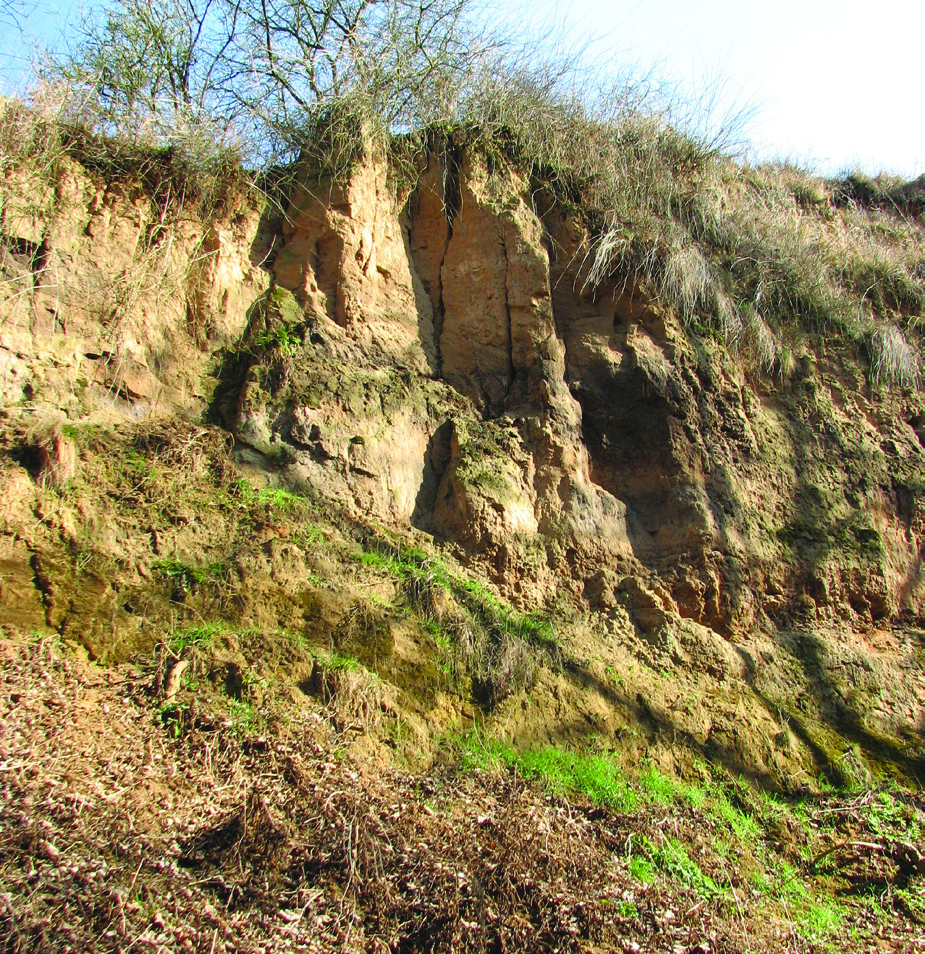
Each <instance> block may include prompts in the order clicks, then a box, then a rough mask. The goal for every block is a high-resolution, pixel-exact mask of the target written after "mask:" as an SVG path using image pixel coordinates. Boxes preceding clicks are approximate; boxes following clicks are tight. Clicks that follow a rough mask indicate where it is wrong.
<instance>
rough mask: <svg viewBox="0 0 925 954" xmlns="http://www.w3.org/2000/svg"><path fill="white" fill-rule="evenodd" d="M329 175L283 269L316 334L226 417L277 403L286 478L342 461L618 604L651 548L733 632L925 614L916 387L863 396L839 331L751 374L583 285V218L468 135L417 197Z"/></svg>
mask: <svg viewBox="0 0 925 954" xmlns="http://www.w3.org/2000/svg"><path fill="white" fill-rule="evenodd" d="M451 180H452V181H451ZM319 188H321V194H320V195H313V194H312V193H311V191H310V190H309V189H308V188H307V187H306V188H305V190H304V195H303V196H302V197H300V198H299V199H298V200H297V201H296V203H295V205H294V207H293V211H292V212H291V214H290V216H289V220H288V223H287V225H286V226H285V228H284V230H283V235H282V244H281V248H280V250H279V252H278V254H277V257H276V260H275V264H274V268H273V270H274V274H275V280H276V283H277V286H278V287H279V288H281V289H287V290H289V291H291V292H292V293H293V294H294V296H295V298H296V300H297V302H298V308H299V310H300V311H301V312H303V313H304V320H305V321H306V322H307V323H308V324H309V325H310V327H311V336H312V337H313V340H312V342H311V348H309V349H306V350H307V351H311V352H312V353H311V354H310V355H303V354H301V353H300V354H299V356H298V359H297V360H296V359H295V358H294V359H293V360H291V361H290V362H289V365H291V367H290V368H289V369H288V370H287V374H288V375H289V376H290V377H291V378H292V381H287V382H285V383H283V384H279V383H278V382H277V384H276V385H275V390H274V391H273V393H272V394H265V395H264V397H265V398H266V400H259V401H251V402H250V403H248V401H245V402H244V405H246V406H244V405H242V406H241V407H240V408H239V411H238V416H237V418H236V419H235V420H234V421H233V424H234V426H235V427H237V428H239V429H240V428H244V429H245V430H247V428H249V427H257V425H256V424H255V423H254V422H256V421H257V420H259V421H261V422H262V423H261V426H262V427H263V433H264V437H265V439H267V440H269V441H270V442H272V441H274V440H276V441H278V442H279V443H280V444H282V445H285V446H288V447H289V448H290V449H292V451H293V453H294V455H295V463H293V464H292V465H291V466H292V467H293V468H294V471H295V472H298V473H299V474H300V475H302V476H304V477H305V479H309V480H311V479H315V477H318V476H319V475H320V476H321V478H322V479H325V475H327V474H328V473H330V472H332V471H335V472H337V473H338V474H339V476H340V477H341V478H343V480H344V482H345V489H346V491H347V492H348V493H349V494H350V495H352V496H354V497H356V498H357V499H359V500H362V505H363V507H364V508H367V509H371V510H372V511H373V512H375V513H376V514H377V515H378V516H380V517H382V518H384V519H392V520H395V521H399V522H402V521H414V522H416V523H417V524H418V525H420V526H421V527H422V528H424V529H428V530H430V531H432V532H433V533H434V534H436V535H437V536H438V537H440V538H442V539H446V540H450V541H454V542H458V543H459V544H460V545H461V546H462V547H463V549H464V550H466V551H467V552H469V553H470V554H471V556H472V557H473V558H476V559H487V560H488V562H489V563H491V564H492V565H494V566H495V568H496V577H497V581H498V582H499V584H501V585H503V586H507V587H510V588H512V589H513V588H515V587H516V585H517V584H518V583H519V584H520V585H521V586H524V585H528V586H530V587H532V592H533V597H534V598H540V597H541V596H542V595H543V594H544V591H545V592H548V591H549V590H550V589H555V588H558V587H561V586H563V585H564V586H567V587H569V588H570V589H571V590H572V591H573V592H574V593H575V594H576V595H585V596H589V595H590V593H586V590H589V586H590V588H591V589H593V590H594V592H595V594H596V596H594V597H593V598H595V599H600V598H604V599H608V598H609V597H608V596H607V594H604V593H602V592H601V589H602V587H601V586H600V585H598V584H597V583H595V584H593V586H592V585H591V584H590V583H589V581H591V580H597V579H599V576H598V575H597V574H598V571H601V570H606V571H608V572H615V573H619V572H635V571H636V570H639V569H640V568H645V569H647V570H648V571H651V572H652V573H653V574H655V575H656V576H657V577H658V578H659V579H660V580H661V583H662V585H663V586H664V588H665V589H666V591H667V592H668V593H669V594H670V609H671V611H672V612H675V611H677V612H679V613H680V614H681V615H683V616H685V617H687V618H691V619H694V620H696V621H697V622H700V623H703V624H705V625H709V626H711V627H715V628H717V629H719V630H720V631H722V632H726V633H731V632H734V631H739V630H743V629H748V628H750V627H753V626H756V625H763V624H765V623H768V622H771V623H773V622H774V621H775V620H789V619H793V618H797V617H800V616H801V614H802V615H806V614H809V617H810V618H812V619H814V620H820V619H824V620H827V621H841V622H844V623H845V624H847V625H852V626H861V627H864V626H869V625H871V624H872V623H874V622H876V621H877V620H881V619H887V618H893V617H895V616H897V614H902V613H905V614H908V615H910V616H913V617H915V616H919V615H921V607H922V600H923V596H925V587H923V581H922V579H921V547H922V535H923V532H925V523H923V519H925V511H923V504H922V500H921V497H920V493H919V489H920V488H919V484H920V476H919V475H920V474H921V472H922V463H923V456H922V451H923V448H922V441H921V430H922V425H921V419H922V406H921V399H920V396H919V395H917V394H903V393H900V392H891V391H886V390H879V391H877V390H873V389H872V388H871V387H870V385H869V384H868V382H867V380H866V379H865V376H864V373H863V370H862V368H861V366H860V364H859V362H858V360H857V357H856V356H855V355H852V354H851V353H850V352H849V351H848V349H845V348H840V349H835V350H833V351H832V352H831V353H825V352H822V353H819V352H815V351H813V350H812V349H811V348H810V347H809V345H807V346H806V348H805V352H804V353H803V354H802V355H801V356H800V357H799V361H798V366H797V370H796V371H795V373H793V374H792V375H791V376H789V377H788V378H787V379H781V378H775V377H774V376H771V375H767V374H761V373H759V372H758V371H757V370H755V369H754V368H750V367H748V366H747V362H742V361H741V360H738V359H736V358H731V357H730V356H729V354H728V352H727V349H726V348H725V347H724V346H722V345H720V344H718V343H717V342H715V341H713V340H710V339H702V338H694V337H692V336H691V335H690V334H688V333H687V332H686V331H685V330H684V329H683V328H682V326H681V325H680V324H679V322H678V321H677V320H676V319H675V318H674V317H673V316H672V314H671V312H670V310H669V309H666V308H664V307H661V306H659V305H657V304H656V303H655V302H653V301H651V300H650V299H649V298H648V297H647V295H646V293H645V290H644V289H640V288H636V287H633V286H632V285H630V284H625V283H620V282H619V281H618V277H615V282H614V283H612V284H605V285H603V286H599V287H595V288H593V289H592V288H589V287H587V284H586V279H585V275H586V271H587V267H586V265H587V261H588V258H589V254H590V253H589V237H588V234H587V232H586V230H585V229H584V228H583V226H582V225H581V223H580V220H579V218H578V216H577V215H575V214H572V215H569V214H565V213H563V212H562V210H561V209H559V208H557V207H556V206H555V205H553V204H551V203H549V200H548V199H545V200H544V198H543V197H539V198H538V197H537V196H536V195H531V193H530V188H529V184H528V183H527V182H525V181H522V180H520V179H518V178H517V176H516V175H515V174H514V173H512V172H510V171H509V170H497V169H495V170H493V171H492V172H491V173H490V172H489V171H488V169H487V166H486V162H485V160H484V158H483V157H481V156H479V155H477V154H474V153H473V152H469V151H464V152H463V154H462V155H461V157H459V163H458V165H456V166H454V168H453V170H452V173H451V172H450V171H448V170H447V169H446V168H445V165H444V164H443V163H441V162H440V161H439V160H438V159H437V158H436V157H434V156H431V157H430V158H429V160H428V166H427V169H426V171H425V173H424V174H423V176H422V179H421V182H420V184H419V185H418V186H417V188H416V189H415V190H414V191H413V192H412V194H411V195H410V196H409V197H408V198H407V200H405V201H404V202H398V201H396V200H395V198H394V195H393V191H392V190H391V188H390V187H389V185H388V183H387V181H386V173H385V170H384V168H383V167H382V165H381V164H376V163H368V164H366V165H363V166H362V167H360V168H359V169H358V170H357V171H356V173H355V175H354V177H353V178H352V179H351V181H350V182H349V183H348V184H347V185H346V186H343V187H337V188H334V187H331V188H329V191H327V192H325V191H323V187H319ZM543 201H546V202H547V204H549V206H550V207H549V208H548V209H546V210H545V211H544V210H543V209H537V208H535V207H534V206H535V205H536V204H539V203H540V202H543ZM351 349H354V356H353V358H352V359H348V360H346V361H343V360H342V359H341V357H340V355H341V353H346V352H347V351H350V350H351ZM311 361H318V362H320V363H322V364H324V365H326V366H327V367H329V368H331V369H334V368H335V367H336V368H338V371H337V372H336V373H337V374H338V375H339V376H340V377H344V373H343V371H342V370H341V369H342V368H344V367H346V368H349V373H350V374H353V373H355V372H359V373H360V374H361V376H362V375H363V374H369V375H380V376H381V375H383V374H385V373H386V372H388V373H389V374H391V375H393V376H394V375H395V374H402V373H404V374H407V375H410V376H412V377H414V379H415V380H414V383H413V384H408V385H407V387H408V388H409V392H413V393H409V397H408V400H405V401H401V402H399V403H400V404H401V408H400V411H398V412H397V413H387V414H386V417H385V419H384V420H383V418H382V415H381V412H380V407H378V406H377V407H374V408H372V409H371V410H369V409H367V411H366V414H367V417H368V423H367V426H366V427H365V428H363V427H360V426H359V425H358V423H357V422H358V419H359V420H362V419H363V415H362V414H360V415H357V413H356V409H355V408H354V407H351V406H350V402H351V401H353V403H354V404H357V403H358V402H359V398H356V397H355V396H354V397H352V398H350V399H349V400H344V398H343V395H339V392H335V393H333V395H332V397H333V400H332V399H331V398H325V397H323V396H322V398H321V399H320V400H319V399H318V396H317V394H316V393H315V392H316V390H317V389H313V388H311V387H309V386H307V384H306V382H305V381H303V380H302V374H301V368H300V365H304V364H305V363H306V362H311ZM446 385H448V386H449V388H450V389H451V390H450V391H447V390H446V387H445V386H446ZM355 390H357V391H360V392H363V393H364V394H366V395H368V394H369V393H370V392H371V391H377V390H379V391H381V383H380V385H379V386H377V384H376V382H375V381H373V380H372V379H371V380H370V381H366V382H360V383H358V385H357V388H356V389H355ZM431 392H432V394H433V395H434V397H433V399H432V400H431V401H430V403H428V397H429V396H430V395H431ZM327 393H331V392H327ZM437 395H439V397H437ZM306 397H310V398H311V400H310V401H306V400H305V398H306ZM441 402H445V403H446V407H445V411H446V414H445V417H444V415H443V413H441V410H443V409H441V408H440V407H439V405H440V403H441ZM383 425H384V426H383ZM377 428H378V429H379V433H378V434H377V433H376V430H377ZM258 429H259V428H258ZM352 432H355V433H352ZM310 433H311V434H314V435H315V436H314V437H313V438H310V437H307V436H306V435H308V434H310ZM351 442H352V443H351ZM319 458H320V459H322V461H323V466H322V467H321V469H320V470H319V469H318V467H317V466H315V465H317V464H318V462H319ZM303 471H304V473H303ZM313 475H314V476H313ZM371 480H372V481H376V480H378V482H379V483H378V487H377V490H376V491H375V492H374V491H372V490H371V489H370V485H368V483H366V482H368V481H371ZM428 485H429V486H428ZM434 485H436V486H434ZM364 487H366V490H365V492H364V490H363V488H364ZM431 491H433V503H432V504H431V502H430V499H429V497H430V492H431ZM422 504H423V505H422ZM537 549H541V550H543V551H544V552H545V556H544V558H543V559H542V560H541V561H540V563H539V564H538V565H537V564H533V565H530V566H529V567H528V566H527V564H526V563H524V562H523V561H524V560H525V559H526V556H525V554H526V553H527V552H535V551H536V550H537ZM525 575H526V576H527V577H528V582H527V583H526V584H525V583H524V580H523V579H522V577H523V576H525ZM603 589H607V587H606V586H604V587H603Z"/></svg>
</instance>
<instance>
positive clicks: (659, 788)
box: [639, 765, 707, 808]
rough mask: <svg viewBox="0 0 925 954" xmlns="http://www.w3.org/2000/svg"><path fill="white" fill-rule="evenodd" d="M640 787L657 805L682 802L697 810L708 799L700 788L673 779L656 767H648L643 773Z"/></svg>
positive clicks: (640, 778)
mask: <svg viewBox="0 0 925 954" xmlns="http://www.w3.org/2000/svg"><path fill="white" fill-rule="evenodd" d="M639 786H640V788H642V790H643V792H644V793H645V795H646V797H647V798H648V799H649V800H651V801H652V802H654V803H655V804H656V805H671V804H673V803H674V802H679V801H680V802H686V803H687V804H688V805H691V806H693V807H695V808H696V807H698V806H700V805H702V804H703V803H704V801H705V799H706V797H707V796H706V792H705V791H704V790H703V789H702V788H701V787H700V786H698V785H691V784H688V783H686V782H681V781H679V780H678V779H675V778H671V777H670V776H668V775H665V774H664V773H663V772H661V771H659V769H658V768H657V767H656V766H654V765H648V766H647V767H646V768H645V769H644V770H643V771H642V773H641V774H640V776H639Z"/></svg>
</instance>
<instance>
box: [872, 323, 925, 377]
mask: <svg viewBox="0 0 925 954" xmlns="http://www.w3.org/2000/svg"><path fill="white" fill-rule="evenodd" d="M870 355H871V358H870V370H871V377H872V378H873V379H874V381H876V382H877V383H879V384H897V385H899V386H900V387H903V388H917V387H919V385H920V384H921V383H922V361H921V356H920V355H919V353H918V351H917V350H916V349H915V348H913V347H912V345H911V344H910V343H909V341H908V339H907V338H906V336H905V335H904V334H903V333H902V331H901V330H900V329H899V328H897V327H896V325H894V324H887V325H881V326H880V327H878V328H876V329H875V330H874V331H873V332H872V333H871V336H870Z"/></svg>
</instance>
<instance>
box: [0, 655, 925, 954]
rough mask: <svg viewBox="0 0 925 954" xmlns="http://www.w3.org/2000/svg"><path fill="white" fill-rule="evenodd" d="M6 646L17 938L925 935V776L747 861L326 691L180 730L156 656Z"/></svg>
mask: <svg viewBox="0 0 925 954" xmlns="http://www.w3.org/2000/svg"><path fill="white" fill-rule="evenodd" d="M0 658H2V671H0V685H2V707H3V717H2V722H0V865H2V867H0V950H2V951H4V952H26V951H30V952H44V951H61V952H64V951H75V952H76V951H80V952H96V951H100V952H102V951H107V952H108V951H126V952H127V951H129V950H132V951H145V950H150V951H171V952H173V951H197V952H198V951H202V952H209V954H213V952H215V954H217V952H222V951H240V952H253V954H257V952H265V954H269V952H277V951H280V952H282V951H305V952H314V951H318V952H323V951H370V952H386V951H392V952H415V951H453V952H456V951H498V952H502V951H511V952H514V951H518V952H520V951H563V952H567V951H568V952H579V951H581V952H603V951H629V952H666V954H682V952H684V954H694V952H699V954H708V952H709V954H720V952H742V954H744V952H746V951H769V952H773V951H781V952H783V951H791V952H812V951H826V950H836V949H838V948H839V946H840V945H842V946H843V944H844V943H845V942H850V949H851V950H853V951H870V952H875V951H876V952H881V951H891V952H912V951H923V950H925V918H923V912H925V866H923V863H922V855H921V854H920V851H921V845H917V844H914V843H910V842H908V841H907V840H905V839H904V838H903V837H902V832H903V831H909V830H915V831H921V829H922V825H923V823H925V803H923V801H922V799H921V797H920V796H918V795H916V794H914V793H909V792H904V791H900V790H898V789H897V790H894V791H893V794H892V795H891V797H890V804H891V805H893V806H898V808H897V810H896V812H894V815H897V818H898V819H899V820H898V821H897V820H896V819H893V820H894V821H896V824H892V823H891V822H890V819H889V818H887V819H884V817H883V813H880V814H878V813H876V812H870V811H865V808H867V807H869V806H871V805H872V804H873V803H874V802H875V801H876V799H877V798H878V797H879V796H878V793H877V791H876V790H873V791H867V792H853V793H838V794H834V793H829V794H823V795H819V796H815V797H813V798H806V799H804V800H803V803H802V804H803V806H804V808H803V815H802V816H801V817H802V818H803V823H802V824H799V825H798V824H796V822H795V821H794V818H795V817H796V816H795V815H787V814H781V813H778V814H776V815H773V820H772V822H768V823H767V824H763V825H762V829H761V833H760V835H759V836H758V837H757V840H756V844H755V845H754V846H752V849H749V851H748V852H745V853H743V849H742V847H741V846H737V845H736V843H735V842H734V841H732V842H729V840H728V839H725V838H721V837H720V835H721V832H720V822H718V821H717V819H716V817H714V816H713V815H711V814H710V813H708V812H707V811H705V810H703V809H701V808H695V807H692V806H691V805H689V804H688V805H685V804H682V803H680V802H678V803H674V804H670V805H663V804H654V805H653V804H650V805H647V806H645V807H640V808H639V809H638V810H634V811H633V812H630V813H625V814H619V813H614V812H612V811H611V810H609V809H606V808H602V807H599V806H595V805H589V804H582V803H578V802H571V801H568V800H566V799H564V798H562V797H560V796H553V795H550V794H549V793H548V792H546V791H545V790H544V789H543V788H542V787H541V786H539V785H537V784H534V783H529V782H527V781H525V780H523V779H522V778H520V777H519V776H518V775H517V774H516V772H514V771H511V770H510V769H501V768H499V769H497V770H491V771H486V770H467V771H462V770H460V767H459V766H458V765H452V764H445V765H442V766H437V767H435V768H433V769H432V770H430V771H429V772H427V773H424V774H420V773H419V774H410V773H407V772H402V771H399V770H397V769H396V768H394V767H387V766H381V765H377V764H374V763H371V762H370V763H364V762H361V761H358V760H356V759H354V758H353V757H352V756H351V755H350V754H349V753H348V752H347V751H346V747H345V744H344V742H343V740H342V739H341V738H340V737H339V736H338V735H337V734H336V733H335V732H334V730H333V729H332V727H331V725H330V722H329V720H328V719H327V717H326V713H325V711H324V709H323V708H319V707H313V708H311V709H306V708H304V707H303V708H302V709H300V710H298V711H297V712H296V711H293V712H288V713H286V714H285V716H283V715H281V714H279V713H276V714H270V716H269V717H268V718H267V719H266V721H265V722H264V723H263V724H261V725H260V726H259V731H258V728H255V727H254V726H251V725H248V724H246V723H242V722H241V721H240V720H235V719H234V718H233V717H232V716H229V714H228V711H227V709H226V710H222V708H221V706H220V705H218V704H217V703H215V702H214V700H213V701H210V700H209V699H208V698H204V699H203V700H202V701H200V700H195V701H193V702H188V703H183V705H184V707H185V708H184V710H183V719H182V731H178V730H177V726H178V722H177V721H176V712H175V711H172V710H171V709H170V707H169V705H166V706H165V705H164V704H163V702H162V701H159V700H158V698H157V694H156V693H154V692H153V691H152V684H153V682H154V678H153V675H152V672H151V671H148V670H145V669H143V668H138V667H129V666H121V667H117V668H111V669H105V668H99V667H95V666H93V665H91V664H89V663H86V662H84V661H82V660H80V659H78V658H76V657H74V656H72V655H70V654H69V653H68V651H67V650H66V649H64V648H63V647H61V646H60V645H59V644H58V643H57V642H55V641H52V640H48V639H46V640H42V641H38V640H32V641H27V642H19V641H6V642H3V643H0ZM171 704H172V703H171ZM171 713H172V717H171V718H168V716H171ZM897 812H898V814H897ZM772 814H773V813H772ZM900 816H901V817H900ZM768 817H769V818H771V817H772V815H771V814H769V816H768ZM900 822H901V824H900ZM897 826H898V827H897ZM659 845H661V846H662V847H663V848H665V850H664V851H662V853H661V854H660V855H659V857H660V858H661V859H662V867H661V868H660V869H659V870H658V871H657V873H656V875H655V877H654V878H652V879H651V880H646V879H641V878H640V877H638V874H639V872H638V870H637V871H636V875H635V876H634V873H633V857H634V853H635V854H636V855H637V856H638V855H639V854H640V852H643V851H645V850H649V854H650V856H652V853H653V851H655V853H656V854H658V846H659ZM671 845H675V846H676V845H683V846H684V848H683V851H680V850H679V849H674V850H675V855H674V858H675V860H676V862H677V864H675V865H672V864H671V863H668V864H665V863H664V859H665V858H669V862H670V858H671V857H672V856H671V853H670V851H668V849H667V846H671ZM721 845H726V847H725V848H723V849H722V850H720V846H721ZM645 846H648V849H646V847H645ZM653 846H655V848H654V849H653ZM754 858H761V859H763V866H764V868H763V871H762V872H757V871H756V870H755V865H754ZM684 859H686V860H687V863H685V861H684ZM750 859H751V860H750ZM690 861H693V862H695V864H694V865H693V866H691V865H690V864H689V862H690ZM695 870H696V871H698V872H700V875H699V877H700V878H701V879H702V880H700V881H698V880H697V879H693V880H692V879H691V877H690V872H691V871H695ZM787 870H790V871H792V874H790V875H786V874H782V872H785V871H787ZM759 873H760V874H761V875H762V876H764V877H765V882H767V881H768V878H769V877H770V881H771V884H770V885H769V884H767V883H765V884H764V887H763V888H762V887H761V885H762V882H761V880H760V878H759V877H758V874H759ZM797 885H799V886H800V890H799V891H797V890H794V889H795V888H796V886H797ZM807 885H808V886H809V887H808V888H807V887H806V886H807ZM807 892H808V894H807ZM833 911H835V912H836V913H835V914H833V913H832V912H833Z"/></svg>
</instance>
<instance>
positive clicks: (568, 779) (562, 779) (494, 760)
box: [457, 732, 639, 812]
mask: <svg viewBox="0 0 925 954" xmlns="http://www.w3.org/2000/svg"><path fill="white" fill-rule="evenodd" d="M457 741H458V744H459V745H460V748H461V749H462V758H461V767H462V768H463V770H466V769H470V768H481V769H489V768H497V767H499V766H502V765H504V766H507V767H508V768H511V769H513V770H515V771H516V772H518V773H519V774H520V775H522V776H523V777H524V778H527V779H532V780H534V781H537V782H540V783H541V784H542V785H543V786H544V787H545V788H546V790H547V791H549V792H550V793H552V794H554V795H559V796H571V797H574V796H575V795H581V796H584V797H585V798H587V799H589V800H590V801H592V802H594V803H595V804H598V805H606V806H607V807H608V808H611V809H613V810H614V811H619V812H626V811H632V810H633V809H634V808H636V806H637V805H638V804H639V799H638V797H637V795H636V793H635V792H634V791H633V789H632V788H631V786H630V783H629V781H628V779H627V778H626V776H625V775H624V774H623V772H622V771H621V769H620V768H619V767H618V766H617V765H616V764H614V762H613V761H612V760H611V759H609V758H607V757H606V756H604V755H598V754H590V753H589V754H585V753H580V752H572V751H569V750H567V749H557V748H553V747H552V746H550V747H548V748H545V749H534V750H531V751H529V752H524V753H518V752H515V751H514V749H513V748H512V747H511V746H509V745H504V744H503V743H500V742H495V741H491V740H487V739H483V738H482V737H480V736H479V735H478V734H477V733H475V732H472V733H470V734H468V735H466V736H463V737H462V738H460V739H458V740H457Z"/></svg>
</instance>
